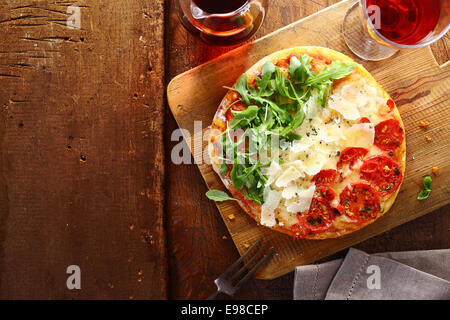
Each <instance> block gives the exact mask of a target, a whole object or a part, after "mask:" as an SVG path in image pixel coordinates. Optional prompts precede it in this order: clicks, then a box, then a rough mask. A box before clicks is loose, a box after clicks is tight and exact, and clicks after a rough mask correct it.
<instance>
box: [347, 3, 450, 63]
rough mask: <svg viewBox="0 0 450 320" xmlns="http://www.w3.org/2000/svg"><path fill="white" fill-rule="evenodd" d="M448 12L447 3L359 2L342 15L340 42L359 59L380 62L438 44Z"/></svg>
mask: <svg viewBox="0 0 450 320" xmlns="http://www.w3.org/2000/svg"><path fill="white" fill-rule="evenodd" d="M449 11H450V0H427V1H425V0H360V1H358V2H356V3H354V4H353V5H352V6H351V7H350V9H349V10H348V11H347V13H346V15H345V18H344V21H343V25H342V31H343V35H344V40H345V43H346V44H347V46H348V47H349V49H350V50H351V51H352V52H353V53H354V54H356V55H357V56H358V57H360V58H361V59H363V60H370V61H379V60H383V59H386V58H389V57H391V56H392V55H393V54H395V53H396V52H397V51H398V50H399V49H414V48H420V47H424V46H427V45H430V44H431V43H433V42H435V41H437V40H439V39H440V38H441V37H442V36H444V35H445V33H446V32H447V31H448V30H449V29H450V13H449Z"/></svg>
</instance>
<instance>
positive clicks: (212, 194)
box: [206, 190, 237, 202]
mask: <svg viewBox="0 0 450 320" xmlns="http://www.w3.org/2000/svg"><path fill="white" fill-rule="evenodd" d="M206 196H207V197H208V199H210V200H214V201H218V202H221V201H226V200H236V201H237V199H235V198H232V197H230V196H229V195H228V194H226V193H225V192H223V191H220V190H209V191H208V192H206Z"/></svg>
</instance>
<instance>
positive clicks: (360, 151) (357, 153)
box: [336, 147, 369, 169]
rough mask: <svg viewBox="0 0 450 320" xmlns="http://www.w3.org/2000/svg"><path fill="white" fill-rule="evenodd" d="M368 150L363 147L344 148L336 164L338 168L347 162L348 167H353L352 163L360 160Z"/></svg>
mask: <svg viewBox="0 0 450 320" xmlns="http://www.w3.org/2000/svg"><path fill="white" fill-rule="evenodd" d="M368 152H369V150H367V149H365V148H353V147H350V148H345V149H344V150H342V152H341V156H340V157H339V161H338V163H337V165H336V167H337V168H338V169H341V168H342V167H343V166H344V164H348V165H349V168H350V169H353V165H354V164H355V163H356V162H357V161H358V160H362V159H363V158H364V156H365V155H366V154H367V153H368Z"/></svg>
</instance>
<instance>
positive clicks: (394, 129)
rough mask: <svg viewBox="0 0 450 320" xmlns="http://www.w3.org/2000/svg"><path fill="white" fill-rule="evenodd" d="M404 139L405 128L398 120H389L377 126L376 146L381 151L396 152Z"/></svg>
mask: <svg viewBox="0 0 450 320" xmlns="http://www.w3.org/2000/svg"><path fill="white" fill-rule="evenodd" d="M403 138H404V132H403V128H402V127H401V126H400V122H399V121H398V120H397V119H389V120H385V121H382V122H380V123H379V124H377V125H376V126H375V141H374V144H375V145H376V146H377V147H378V148H380V149H381V150H395V149H396V148H398V147H399V146H400V145H401V144H402V142H403Z"/></svg>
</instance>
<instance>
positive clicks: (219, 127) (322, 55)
mask: <svg viewBox="0 0 450 320" xmlns="http://www.w3.org/2000/svg"><path fill="white" fill-rule="evenodd" d="M292 54H308V55H311V56H313V57H315V58H316V59H313V61H314V68H316V70H320V69H321V68H323V67H324V66H325V62H326V61H327V59H329V60H331V61H352V62H354V61H353V59H351V58H349V57H348V56H346V55H344V54H342V53H339V52H337V51H334V50H331V49H328V48H323V47H312V46H304V47H294V48H290V49H285V50H281V51H278V52H275V53H273V54H271V55H268V56H266V57H264V58H263V59H261V60H260V61H258V62H257V63H256V64H254V65H253V66H252V67H250V68H249V69H248V70H247V71H246V72H245V73H246V74H247V77H248V81H249V83H250V82H251V81H253V79H254V78H255V77H257V76H258V75H259V73H260V71H261V69H262V66H263V65H264V63H266V62H267V61H270V62H272V63H274V64H276V63H277V62H278V61H280V60H283V59H286V58H287V57H289V56H290V55H292ZM355 74H357V75H359V76H361V77H363V78H364V80H365V81H366V82H367V83H368V84H369V85H371V86H373V87H375V88H377V90H379V92H381V94H382V96H383V97H384V98H386V99H390V96H389V94H388V93H387V92H386V91H385V90H384V89H383V88H382V87H381V86H380V85H379V84H378V83H377V82H376V81H375V79H374V78H373V77H372V75H371V74H370V73H369V72H368V71H367V70H366V69H365V68H364V67H363V66H362V65H360V64H357V66H356V68H355V70H354V71H353V73H352V74H351V75H349V76H348V77H351V76H353V75H355ZM346 78H347V77H346ZM346 78H344V79H346ZM341 80H343V79H341ZM341 80H337V81H335V83H334V84H333V86H335V85H337V83H339V82H340V81H341ZM238 98H239V94H237V93H236V92H234V91H232V90H229V91H228V92H227V93H226V95H225V97H224V98H223V100H222V101H221V103H220V105H219V107H218V109H217V112H216V114H215V116H214V119H213V123H212V126H211V128H212V129H213V130H212V131H211V135H210V139H209V145H208V148H209V155H210V158H211V164H212V167H213V169H214V171H215V172H216V173H217V174H218V175H219V177H220V179H221V180H222V182H223V183H224V185H225V186H226V187H227V188H228V190H229V191H230V192H231V194H232V195H233V196H234V197H235V198H237V199H238V203H239V205H240V206H241V207H242V209H243V210H244V211H245V212H246V213H247V214H249V215H250V216H251V217H252V218H253V219H254V220H255V221H256V222H257V223H258V224H259V223H260V215H261V205H259V204H257V203H254V202H253V201H248V200H247V199H246V198H245V197H244V196H243V194H242V191H240V190H235V189H234V188H233V186H232V183H231V180H230V178H229V177H228V176H226V175H223V174H222V173H221V172H220V161H219V158H218V157H217V154H216V152H215V150H216V148H217V142H216V141H215V137H216V136H217V135H218V134H219V133H220V132H222V131H224V130H225V129H226V128H227V123H226V117H225V111H226V109H227V107H228V106H229V104H231V103H232V102H234V101H235V100H237V99H238ZM392 114H393V116H394V117H395V118H396V119H397V120H398V121H399V122H400V125H401V127H402V128H403V130H404V124H403V122H402V120H401V117H400V113H399V111H398V109H397V107H396V106H395V107H394V110H393V112H392ZM214 129H215V130H214ZM395 152H396V157H395V159H396V160H397V163H398V164H399V166H400V168H401V173H402V177H404V173H405V167H406V161H405V158H406V139H403V141H402V143H401V145H400V146H399V147H398V148H397V149H396V151H395ZM400 187H401V184H400V186H399V187H398V189H397V190H396V192H395V193H393V194H391V195H389V197H388V198H387V199H384V201H382V202H381V209H380V213H379V214H378V215H377V217H376V218H375V219H372V220H369V221H367V222H364V223H360V224H355V223H351V222H347V223H345V221H340V223H339V228H338V229H337V228H335V227H334V226H332V227H331V228H330V229H329V230H327V231H325V232H322V233H314V234H311V235H307V236H305V237H304V238H305V239H316V240H320V239H327V238H337V237H342V236H344V235H346V234H349V233H352V232H355V231H357V230H359V229H361V228H364V227H365V226H367V225H369V224H371V223H373V222H374V221H376V220H378V219H379V218H381V217H382V216H383V215H385V214H386V213H387V212H388V211H389V209H390V208H391V207H392V205H393V203H394V201H395V198H396V197H397V195H398V193H399V191H400ZM336 197H337V198H338V197H339V195H338V194H336ZM271 228H272V229H274V230H276V231H278V232H282V233H285V234H288V235H292V232H291V231H290V229H287V228H284V227H283V226H280V225H275V226H273V227H271Z"/></svg>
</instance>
